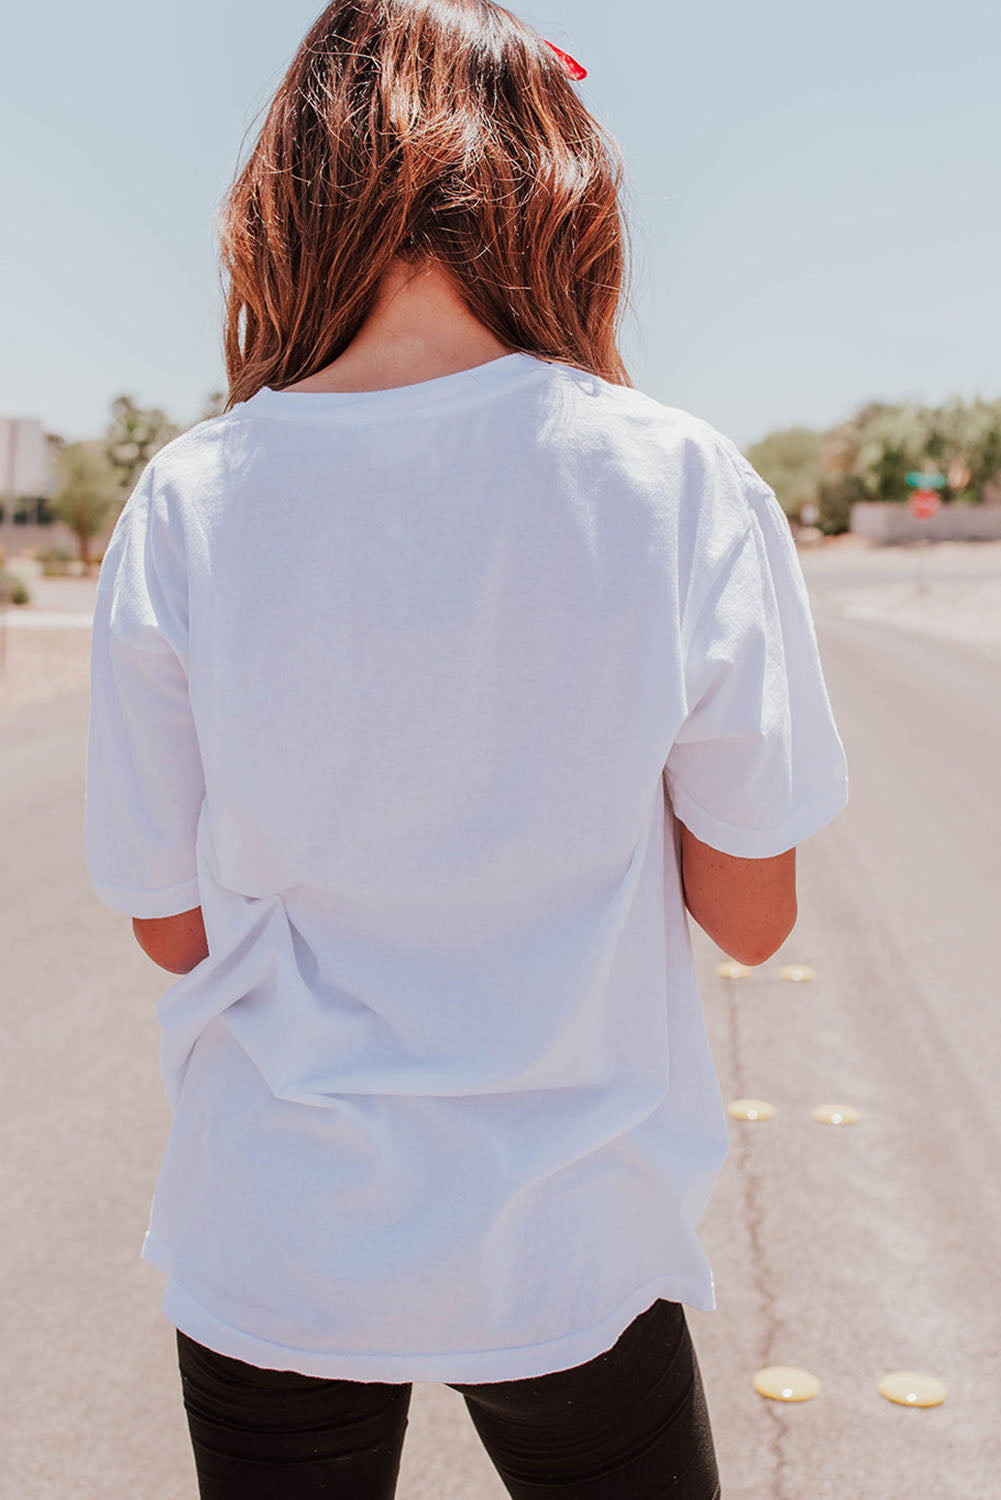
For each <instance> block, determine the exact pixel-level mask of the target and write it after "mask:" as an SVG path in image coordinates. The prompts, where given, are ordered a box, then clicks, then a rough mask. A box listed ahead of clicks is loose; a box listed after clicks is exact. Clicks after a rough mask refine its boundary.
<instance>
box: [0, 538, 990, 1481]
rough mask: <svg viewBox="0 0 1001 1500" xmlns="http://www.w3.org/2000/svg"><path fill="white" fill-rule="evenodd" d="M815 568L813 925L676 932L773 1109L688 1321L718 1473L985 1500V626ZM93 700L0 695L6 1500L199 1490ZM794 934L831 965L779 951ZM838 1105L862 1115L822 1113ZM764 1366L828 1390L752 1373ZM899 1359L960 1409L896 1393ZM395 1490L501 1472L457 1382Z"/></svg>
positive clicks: (160, 1107)
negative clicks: (100, 787) (91, 850)
mask: <svg viewBox="0 0 1001 1500" xmlns="http://www.w3.org/2000/svg"><path fill="white" fill-rule="evenodd" d="M983 555H984V556H986V555H987V554H983ZM866 563H867V559H866V558H862V559H860V560H859V561H858V565H857V566H858V570H859V580H858V582H859V584H860V586H865V587H866V588H868V589H869V592H870V593H871V587H870V584H871V573H870V574H867V573H866ZM826 565H827V559H826V558H825V559H823V560H822V562H821V563H820V565H818V566H814V564H813V560H812V559H810V558H809V557H807V558H806V559H805V567H806V570H807V576H808V578H809V579H810V588H811V595H812V597H813V599H814V606H815V611H816V617H817V623H818V634H819V637H820V642H821V650H822V654H823V657H824V662H825V667H826V672H827V678H828V685H829V688H830V691H831V697H832V700H833V703H834V708H835V713H836V716H837V718H838V722H839V725H840V727H841V731H842V735H843V737H844V740H845V745H846V749H847V752H848V758H849V763H850V770H851V803H850V805H849V807H848V808H847V809H846V811H845V812H844V813H843V814H842V815H841V817H840V818H839V819H838V820H837V821H836V822H835V823H834V824H833V825H831V826H830V827H829V828H827V829H825V830H823V831H822V832H821V833H820V834H818V835H816V836H815V837H814V838H813V839H811V840H808V841H807V843H806V844H804V845H803V846H802V847H801V850H800V854H799V856H798V866H799V890H800V918H799V922H798V925H797V927H796V930H795V932H794V933H793V934H792V936H791V937H790V938H789V939H788V940H787V942H786V943H785V944H784V946H783V948H782V949H781V950H780V951H779V953H777V954H776V955H775V957H774V958H773V959H771V960H769V962H768V963H767V964H764V965H762V966H761V967H760V968H759V969H756V970H755V971H754V972H753V974H752V975H751V977H749V978H747V979H744V980H737V981H734V980H724V979H721V978H719V977H718V976H717V975H716V973H715V965H716V963H717V962H718V961H719V959H720V958H721V957H722V954H721V953H720V952H719V950H718V949H717V948H716V947H715V945H714V944H713V943H711V942H710V941H709V940H708V939H707V938H706V937H705V936H704V934H702V933H701V932H700V931H699V930H698V929H694V928H693V935H694V940H695V943H696V951H697V954H698V958H699V965H700V973H701V976H702V987H703V997H704V1001H705V1009H706V1015H707V1022H708V1025H709V1031H710V1039H711V1043H712V1048H713V1055H714V1057H715V1059H716V1066H717V1070H718V1072H719V1076H720V1083H721V1086H722V1090H723V1094H724V1098H726V1099H732V1098H736V1097H742V1096H748V1095H753V1096H756V1097H764V1098H766V1099H769V1100H771V1101H772V1103H774V1104H775V1105H776V1107H777V1113H776V1115H775V1117H774V1118H773V1119H772V1120H770V1121H768V1122H767V1123H758V1124H751V1123H744V1122H739V1121H732V1122H731V1148H730V1153H729V1156H728V1159H727V1162H726V1164H725V1166H724V1169H723V1173H722V1175H721V1178H720V1183H719V1186H718V1188H717V1191H716V1195H715V1196H714V1198H713V1201H712V1203H711V1205H710V1207H709V1210H708V1212H707V1214H706V1216H705V1218H704V1220H703V1222H702V1226H701V1228H702V1233H703V1235H704V1239H705V1243H706V1246H707V1249H708V1252H709V1254H710V1257H711V1259H712V1262H713V1265H714V1269H715V1272H716V1280H717V1290H718V1299H719V1306H718V1308H717V1310H716V1311H715V1312H713V1313H702V1312H698V1311H697V1310H694V1309H690V1310H689V1312H688V1318H689V1324H690V1327H691V1329H692V1334H693V1337H694V1339H695V1343H696V1347H697V1349H698V1352H699V1359H700V1363H701V1366H702V1370H703V1375H704V1379H705V1383H706V1387H707V1391H708V1395H709V1401H710V1408H711V1412H712V1420H713V1428H714V1433H715V1438H716V1445H717V1450H718V1453H719V1459H720V1466H721V1470H722V1475H723V1494H724V1496H725V1497H726V1500H807V1497H809V1500H843V1497H844V1496H845V1495H859V1496H862V1497H864V1500H904V1497H908V1500H912V1497H913V1500H933V1497H934V1500H938V1497H940V1496H944V1495H947V1496H950V1497H951V1496H957V1497H958V1496H960V1495H962V1496H964V1497H965V1496H970V1497H976V1500H995V1497H998V1496H1001V1480H999V1478H998V1475H999V1474H1001V1440H999V1437H998V1430H999V1426H998V1394H999V1392H1001V1299H999V1297H998V1290H997V1287H998V1275H997V1267H998V1265H999V1263H1001V1200H999V1195H998V1188H997V1182H998V1179H999V1176H1001V1172H999V1168H1001V1112H999V1099H998V1092H999V1087H1001V1066H999V1063H1001V1006H999V1003H998V1002H999V998H1001V996H999V991H1001V985H999V980H998V975H999V973H1001V957H999V953H998V948H997V912H998V893H999V890H1001V801H999V798H998V792H997V788H998V776H999V766H1001V702H999V694H998V690H997V687H998V656H997V652H998V646H999V644H1001V642H998V641H995V642H993V644H992V645H990V646H985V647H983V648H978V647H977V646H976V645H975V644H972V643H966V642H961V641H956V640H948V639H943V638H942V637H941V635H936V634H929V633H923V632H921V631H916V630H914V629H912V628H908V629H902V628H900V627H899V626H897V625H894V624H892V623H887V622H886V621H885V620H881V619H879V618H876V617H871V616H865V617H858V616H856V615H853V614H852V613H850V612H846V607H845V602H844V601H845V590H846V589H848V590H849V591H850V589H851V587H852V586H853V577H854V575H853V572H852V569H854V567H855V566H856V564H855V562H854V560H853V562H852V568H849V569H845V568H840V569H837V570H831V569H828V571H827V572H825V566H826ZM933 568H934V563H933V562H932V563H931V569H932V570H933ZM835 575H836V576H835ZM929 576H931V572H929ZM867 579H868V580H869V583H867V582H866V580H867ZM86 721H87V703H86V694H85V693H77V694H75V695H73V696H69V697H64V698H62V699H59V700H55V701H52V702H45V703H33V704H28V705H26V706H23V707H21V708H18V709H11V710H8V711H5V712H4V713H3V714H0V827H2V829H3V833H4V847H5V850H7V851H8V857H7V858H6V859H5V861H4V865H5V867H6V868H5V870H4V872H3V874H2V876H0V880H2V886H0V891H2V901H0V954H2V956H3V959H2V982H3V1016H4V1021H5V1032H6V1036H5V1042H6V1045H5V1047H4V1049H3V1052H2V1054H0V1068H2V1074H0V1090H2V1091H0V1125H2V1130H3V1139H4V1142H5V1150H4V1152H3V1154H2V1161H0V1173H2V1177H0V1194H2V1197H0V1202H2V1204H3V1208H4V1219H5V1228H6V1232H5V1235H4V1249H3V1274H2V1281H0V1295H2V1299H3V1306H2V1312H3V1329H4V1351H5V1358H4V1360H3V1363H2V1375H0V1400H2V1403H3V1411H4V1418H5V1423H4V1425H5V1438H4V1442H3V1444H2V1447H0V1476H2V1477H3V1479H4V1481H5V1492H9V1493H11V1494H17V1495H18V1497H19V1500H50V1497H51V1500H56V1497H59V1500H66V1497H72V1500H193V1497H194V1495H195V1493H196V1490H195V1481H194V1470H193V1465H192V1463H191V1458H190V1453H189V1449H188V1445H187V1432H186V1427H185V1425H184V1417H183V1410H182V1408H181V1405H180V1396H179V1387H178V1380H177V1375H176V1368H175V1365H174V1346H173V1329H172V1327H171V1326H170V1325H168V1324H167V1323H166V1322H165V1320H164V1319H163V1317H162V1315H161V1313H160V1295H161V1290H162V1284H163V1277H162V1275H161V1273H159V1272H157V1271H155V1270H154V1269H153V1268H152V1267H149V1266H146V1265H145V1264H143V1263H142V1262H140V1261H139V1260H138V1252H139V1246H140V1244H141V1241H142V1235H143V1231H144V1229H145V1223H146V1213H147V1208H148V1204H149V1197H150V1193H151V1191H152V1186H153V1182H154V1180H155V1175H156V1170H157V1167H158V1164H159V1156H160V1152H161V1149H162V1146H163V1143H164V1140H165V1138H166V1132H167V1128H168V1123H169V1116H168V1112H167V1107H166V1103H165V1100H164V1098H163V1094H162V1088H161V1085H160V1079H159V1072H158V1054H157V1048H158V1031H157V1023H156V1017H155V1013H154V1007H155V1004H156V1001H157V998H158V997H159V995H160V994H161V993H162V992H163V990H164V988H165V987H166V984H167V983H169V980H168V979H167V978H166V976H164V975H163V974H162V972H161V971H159V970H157V969H155V968H154V967H153V966H152V965H151V964H150V963H149V962H148V960H147V959H146V958H145V957H144V955H143V954H142V953H141V951H140V950H139V948H138V947H137V946H136V945H135V943H134V942H133V940H132V937H131V932H130V924H129V921H128V919H127V918H125V917H119V916H118V915H116V914H115V913H113V912H110V911H107V910H106V909H104V908H102V907H100V906H99V905H98V904H97V903H96V902H95V900H94V898H93V896H92V894H91V892H90V887H89V885H88V883H87V879H86V874H85V870H84V864H83V843H82V832H83V829H82V802H81V798H82V784H83V753H84V746H85V738H86ZM789 962H801V963H807V964H810V965H812V966H813V967H814V968H815V970H816V978H815V979H814V980H813V981H812V982H810V983H803V984H793V983H789V982H787V981H783V980H781V979H779V978H778V977H777V976H778V970H779V967H780V965H781V964H782V963H789ZM826 1102H836V1103H842V1102H843V1103H849V1104H853V1105H855V1106H856V1108H858V1109H859V1110H860V1111H861V1114H862V1118H861V1121H860V1122H859V1124H857V1125H855V1126H852V1127H829V1126H822V1125H818V1124H816V1123H815V1122H814V1121H813V1120H812V1119H811V1117H810V1110H811V1109H812V1108H813V1107H814V1106H815V1105H816V1104H819V1103H826ZM765 1364H792V1365H802V1366H805V1367H806V1368H808V1369H810V1370H811V1371H813V1373H814V1374H816V1375H817V1376H818V1377H819V1378H820V1380H821V1382H822V1389H821V1392H820V1395H819V1396H818V1397H817V1398H816V1399H815V1400H813V1401H810V1402H806V1403H802V1404H796V1405H780V1404H778V1403H775V1402H771V1401H767V1400H764V1399H763V1398H761V1397H760V1396H758V1395H757V1394H756V1393H755V1392H754V1391H753V1389H752V1388H751V1384H750V1380H751V1375H752V1373H753V1371H754V1370H755V1369H757V1368H759V1367H760V1366H762V1365H765ZM894 1369H903V1370H922V1371H927V1372H928V1373H930V1374H932V1375H935V1376H936V1377H938V1378H939V1379H940V1380H942V1381H944V1382H945V1385H946V1387H947V1389H948V1399H947V1400H946V1402H945V1404H944V1405H942V1406H940V1407H936V1408H932V1409H927V1410H909V1409H907V1408H905V1407H901V1406H895V1405H893V1404H891V1403H889V1402H887V1401H886V1400H884V1399H883V1398H882V1397H880V1396H879V1395H878V1394H877V1392H876V1382H877V1380H878V1379H879V1378H880V1377H881V1376H882V1375H883V1374H884V1373H886V1372H888V1371H890V1370H894ZM398 1494H399V1497H400V1500H432V1497H433V1500H459V1497H462V1500H500V1497H502V1496H503V1494H504V1491H503V1489H502V1488H501V1486H500V1484H499V1483H498V1481H497V1479H496V1477H495V1476H494V1474H493V1470H492V1468H491V1467H490V1464H489V1462H488V1461H487V1460H486V1458H485V1456H484V1454H483V1453H482V1451H481V1449H480V1447H479V1444H478V1441H477V1439H476V1437H475V1434H474V1432H473V1430H472V1427H471V1425H470V1423H469V1420H468V1417H467V1415H466V1411H465V1406H464V1404H463V1402H462V1398H461V1397H460V1396H459V1395H458V1394H457V1393H456V1392H454V1391H450V1390H449V1389H448V1388H447V1387H444V1386H435V1385H417V1386H416V1387H415V1389H414V1397H413V1403H412V1406H411V1419H410V1428H409V1431H408V1438H407V1446H406V1449H405V1453H404V1461H403V1470H402V1474H401V1481H400V1486H399V1491H398Z"/></svg>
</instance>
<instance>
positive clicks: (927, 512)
mask: <svg viewBox="0 0 1001 1500" xmlns="http://www.w3.org/2000/svg"><path fill="white" fill-rule="evenodd" d="M941 504H942V497H941V495H939V494H937V493H936V491H935V490H915V491H914V493H913V495H911V496H910V498H909V499H908V501H907V508H908V510H909V511H910V513H911V515H912V516H917V518H918V520H919V521H928V520H930V519H931V517H932V516H933V515H934V514H935V512H936V511H937V510H938V508H939V506H940V505H941Z"/></svg>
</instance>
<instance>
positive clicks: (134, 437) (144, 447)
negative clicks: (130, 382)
mask: <svg viewBox="0 0 1001 1500" xmlns="http://www.w3.org/2000/svg"><path fill="white" fill-rule="evenodd" d="M183 430H184V429H183V428H182V427H178V426H177V424H176V423H174V422H172V421H171V420H170V418H169V417H168V416H167V414H166V412H165V411H164V410H163V409H162V408H161V407H159V406H151V407H142V406H139V405H137V403H136V402H135V401H134V400H133V399H132V397H131V396H116V397H115V399H114V401H112V403H111V420H110V421H109V423H108V426H107V428H106V429H105V434H104V448H105V452H106V453H107V456H108V459H109V461H110V462H111V464H112V466H113V468H114V470H115V474H116V476H117V480H118V489H119V500H120V503H121V505H124V504H125V501H126V500H127V499H128V497H129V495H130V494H131V493H132V491H133V489H134V488H135V485H136V481H137V479H138V478H139V475H140V474H141V473H142V471H143V469H144V468H145V467H146V465H147V464H148V463H149V461H150V459H151V458H152V457H153V454H154V453H156V452H158V451H159V449H161V448H162V447H163V446H164V444H165V443H169V442H170V441H171V439H172V438H175V437H178V436H179V435H180V433H181V432H183Z"/></svg>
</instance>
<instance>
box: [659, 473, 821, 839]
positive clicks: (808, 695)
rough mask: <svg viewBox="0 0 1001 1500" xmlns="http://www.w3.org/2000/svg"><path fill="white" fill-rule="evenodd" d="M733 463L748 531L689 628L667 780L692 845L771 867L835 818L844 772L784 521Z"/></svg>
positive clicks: (762, 486)
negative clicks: (681, 710)
mask: <svg viewBox="0 0 1001 1500" xmlns="http://www.w3.org/2000/svg"><path fill="white" fill-rule="evenodd" d="M734 455H735V457H734V458H732V459H728V460H727V462H729V464H730V469H731V472H732V471H733V469H736V474H735V476H734V477H735V478H736V479H737V482H738V483H739V485H740V488H741V490H742V491H743V496H744V499H745V501H746V507H747V519H746V526H745V528H744V529H743V530H742V531H741V532H740V534H739V535H737V536H736V537H735V539H734V540H733V541H732V544H731V545H730V546H729V547H728V549H727V551H726V554H725V557H724V559H723V561H722V563H721V564H720V566H719V567H718V568H717V570H716V573H715V576H714V577H713V578H712V580H711V581H710V582H709V584H708V586H707V588H706V589H705V591H704V592H703V594H702V597H701V598H700V600H699V602H698V607H697V611H696V616H695V619H694V621H693V623H692V624H691V625H690V626H688V627H687V628H686V630H685V631H684V632H683V637H684V640H683V655H684V662H685V666H684V674H685V696H686V714H685V718H684V720H683V722H682V725H681V727H680V729H679V731H678V733H677V735H676V737H675V740H674V743H673V745H672V747H671V749H670V752H669V754H668V758H667V762H666V765H665V768H664V776H665V782H666V785H667V790H668V793H669V795H670V798H671V804H672V807H673V809H674V812H675V814H676V815H677V817H678V818H679V819H680V820H681V822H682V823H684V824H685V826H686V827H687V828H689V829H690V830H691V832H692V833H694V835H695V837H696V838H697V839H700V840H701V841H702V842H703V843H706V844H709V845H710V846H711V847H713V848H715V849H719V850H721V851H722V852H723V853H724V854H732V855H735V856H738V857H742V858H749V859H766V858H769V857H771V856H773V855H776V854H781V853H783V852H784V851H785V850H787V849H791V848H793V847H794V846H795V845H796V844H798V843H800V842H802V840H803V839H806V838H809V837H810V835H811V834H814V833H816V832H818V830H819V829H821V828H823V827H825V826H826V824H828V823H830V822H831V821H832V820H833V819H834V818H835V817H836V816H837V814H838V813H839V812H840V811H841V809H842V808H843V807H844V806H845V804H846V803H847V801H848V768H847V762H846V758H845V752H844V747H843V745H842V743H841V739H840V736H839V734H838V730H837V727H836V725H835V722H834V716H833V713H832V710H831V704H830V700H829V698H828V694H827V687H826V683H825V680H824V674H823V669H822V665H821V660H820V654H819V650H818V645H817V637H816V631H815V628H814V622H813V616H812V613H811V610H810V603H809V598H808V595H807V590H806V583H805V580H804V577H803V572H802V568H801V566H800V562H799V557H798V556H797V553H796V546H795V542H794V541H793V537H792V532H791V530H790V527H789V522H788V519H787V518H786V515H785V512H784V511H783V510H782V507H781V506H780V504H779V502H778V500H777V498H776V496H775V494H774V492H773V491H772V490H771V489H770V488H769V487H768V486H767V484H766V483H765V481H764V480H763V479H762V478H761V476H760V475H758V474H757V473H756V472H755V470H754V469H753V468H752V467H751V465H750V464H749V463H747V461H746V460H745V459H743V457H742V455H739V454H738V453H737V451H736V450H734Z"/></svg>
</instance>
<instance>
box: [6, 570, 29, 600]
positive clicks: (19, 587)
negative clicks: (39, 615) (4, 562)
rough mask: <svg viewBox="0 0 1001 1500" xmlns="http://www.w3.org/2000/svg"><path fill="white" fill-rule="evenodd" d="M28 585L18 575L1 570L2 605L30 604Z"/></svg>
mask: <svg viewBox="0 0 1001 1500" xmlns="http://www.w3.org/2000/svg"><path fill="white" fill-rule="evenodd" d="M30 602H31V595H30V593H29V592H28V585H27V584H26V583H25V581H24V579H23V578H21V577H20V575H19V574H17V573H10V572H8V571H7V570H6V569H5V568H0V604H29V603H30Z"/></svg>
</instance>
